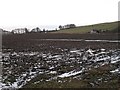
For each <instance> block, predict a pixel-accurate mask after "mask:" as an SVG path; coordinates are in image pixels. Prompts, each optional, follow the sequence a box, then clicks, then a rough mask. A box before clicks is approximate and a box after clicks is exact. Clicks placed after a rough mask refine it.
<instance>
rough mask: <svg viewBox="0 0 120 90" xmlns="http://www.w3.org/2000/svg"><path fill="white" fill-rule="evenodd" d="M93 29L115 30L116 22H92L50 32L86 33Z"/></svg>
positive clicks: (116, 27) (116, 28)
mask: <svg viewBox="0 0 120 90" xmlns="http://www.w3.org/2000/svg"><path fill="white" fill-rule="evenodd" d="M93 29H96V30H108V31H109V32H111V31H117V30H118V22H111V23H101V24H94V25H88V26H79V27H76V28H71V29H63V30H58V31H55V32H51V33H88V32H90V31H91V30H93Z"/></svg>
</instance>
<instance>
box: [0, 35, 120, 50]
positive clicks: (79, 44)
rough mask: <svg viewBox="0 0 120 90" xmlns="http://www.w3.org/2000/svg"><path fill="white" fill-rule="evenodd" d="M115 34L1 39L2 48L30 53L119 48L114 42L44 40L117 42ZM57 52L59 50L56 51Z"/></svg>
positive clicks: (16, 36) (29, 36)
mask: <svg viewBox="0 0 120 90" xmlns="http://www.w3.org/2000/svg"><path fill="white" fill-rule="evenodd" d="M119 35H120V34H117V33H110V34H49V33H33V34H22V35H5V36H3V38H2V42H3V43H2V45H3V48H12V49H14V50H16V51H21V50H32V51H36V50H37V51H38V50H39V51H51V50H52V51H53V50H54V48H56V47H57V48H68V49H70V48H78V49H81V48H86V49H87V48H92V49H96V48H105V49H115V48H119V44H118V43H114V42H96V41H94V42H85V41H64V40H63V41H57V40H56V41H53V40H45V39H87V40H118V39H119ZM42 39H44V40H42ZM57 51H59V50H57Z"/></svg>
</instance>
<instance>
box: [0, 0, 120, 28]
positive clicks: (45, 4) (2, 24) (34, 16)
mask: <svg viewBox="0 0 120 90" xmlns="http://www.w3.org/2000/svg"><path fill="white" fill-rule="evenodd" d="M118 1H119V0H0V28H3V29H6V30H12V29H14V28H21V27H27V28H34V27H37V26H38V27H41V28H45V26H46V28H50V26H51V25H52V27H51V28H55V27H57V26H58V25H65V24H70V23H73V24H76V25H79V26H82V25H89V24H96V23H103V22H113V21H117V20H118ZM47 25H50V26H49V27H47Z"/></svg>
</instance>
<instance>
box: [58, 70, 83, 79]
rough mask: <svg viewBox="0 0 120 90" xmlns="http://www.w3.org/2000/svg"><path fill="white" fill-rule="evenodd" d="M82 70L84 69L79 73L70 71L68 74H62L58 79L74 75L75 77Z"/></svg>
mask: <svg viewBox="0 0 120 90" xmlns="http://www.w3.org/2000/svg"><path fill="white" fill-rule="evenodd" d="M83 70H84V69H82V70H80V71H77V72H74V71H71V72H68V73H64V74H62V75H59V76H58V77H60V78H64V77H70V76H74V75H77V74H80V73H82V72H83Z"/></svg>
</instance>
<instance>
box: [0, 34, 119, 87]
mask: <svg viewBox="0 0 120 90" xmlns="http://www.w3.org/2000/svg"><path fill="white" fill-rule="evenodd" d="M117 35H118V34H48V33H46V34H43V33H42V34H23V35H7V36H3V41H2V42H3V44H2V67H3V69H2V71H3V73H2V80H1V82H0V88H119V87H120V86H119V84H120V49H119V44H118V36H117Z"/></svg>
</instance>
